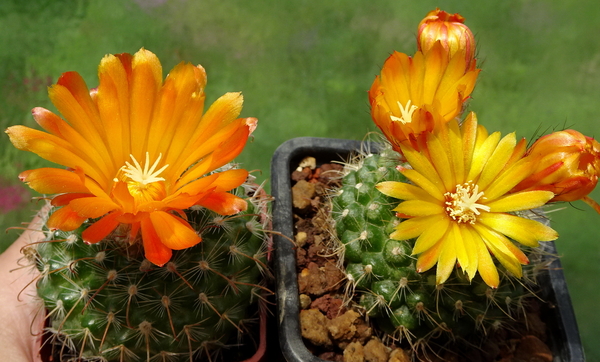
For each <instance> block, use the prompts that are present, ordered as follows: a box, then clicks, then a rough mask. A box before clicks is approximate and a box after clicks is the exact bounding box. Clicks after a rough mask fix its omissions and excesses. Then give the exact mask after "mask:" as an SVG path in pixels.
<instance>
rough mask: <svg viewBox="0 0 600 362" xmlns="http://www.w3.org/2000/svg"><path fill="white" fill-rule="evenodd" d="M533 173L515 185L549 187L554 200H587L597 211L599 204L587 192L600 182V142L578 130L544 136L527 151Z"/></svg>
mask: <svg viewBox="0 0 600 362" xmlns="http://www.w3.org/2000/svg"><path fill="white" fill-rule="evenodd" d="M526 157H530V158H531V159H532V165H533V173H532V174H531V176H529V177H528V178H526V179H525V180H523V181H522V182H521V183H519V184H518V185H517V186H516V187H515V189H514V190H515V191H519V190H547V191H552V192H554V194H555V197H554V198H553V199H552V200H551V201H575V200H584V201H586V202H587V203H588V204H590V205H591V206H592V207H594V208H595V209H596V210H597V211H599V212H600V210H599V209H598V204H597V203H595V202H594V201H593V200H591V199H590V198H589V197H587V195H588V194H589V193H590V192H592V190H593V189H594V187H596V184H597V183H598V175H599V174H600V143H598V141H596V140H595V139H593V138H591V137H587V136H584V135H583V134H581V133H579V132H577V131H575V130H571V129H568V130H565V131H559V132H554V133H551V134H549V135H546V136H543V137H540V138H539V139H538V140H537V141H536V142H535V143H534V144H533V145H532V146H531V148H530V149H529V150H528V151H527V155H526Z"/></svg>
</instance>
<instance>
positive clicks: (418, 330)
mask: <svg viewBox="0 0 600 362" xmlns="http://www.w3.org/2000/svg"><path fill="white" fill-rule="evenodd" d="M400 163H401V161H400V156H399V155H398V154H397V153H395V152H394V151H392V150H391V148H389V147H388V148H385V149H383V150H382V151H381V152H380V153H379V154H372V153H370V154H367V155H365V156H363V157H359V158H358V160H357V162H355V163H353V164H347V165H346V167H345V172H344V173H345V175H344V178H343V181H342V186H341V187H340V188H339V189H337V190H335V191H334V192H333V194H332V200H333V209H332V218H333V225H335V231H336V234H337V236H338V239H339V240H340V242H341V243H342V244H343V247H340V248H338V249H339V250H342V253H343V254H344V258H342V259H343V261H344V266H345V273H346V278H347V287H346V294H347V295H346V297H347V301H348V302H349V301H350V300H351V299H352V298H353V297H354V298H355V299H354V300H353V301H354V302H357V303H358V304H359V305H360V306H361V307H362V308H363V309H364V310H365V314H366V315H367V316H368V317H369V318H373V319H374V320H375V322H376V324H377V325H378V326H379V327H380V328H382V329H383V330H384V331H385V332H386V333H387V334H388V335H389V336H390V337H391V338H393V339H395V340H398V339H406V340H408V341H409V343H410V344H411V345H413V347H414V346H416V345H417V344H416V342H425V343H427V342H428V341H430V339H431V338H434V337H435V338H447V340H455V339H456V338H466V337H469V336H473V335H474V336H477V335H479V336H485V335H486V334H487V333H488V332H490V331H491V330H493V329H496V328H499V327H501V326H503V324H504V323H505V322H507V321H509V320H513V319H515V317H516V316H517V315H518V314H519V313H521V312H522V310H523V301H524V300H525V298H526V297H529V296H531V295H532V293H531V290H530V287H531V285H532V284H531V283H528V278H530V277H532V275H533V273H534V269H535V266H533V264H534V263H533V262H532V265H530V266H528V267H526V268H525V269H524V276H525V278H523V280H520V281H518V282H517V281H512V282H509V281H508V278H507V277H506V276H507V275H508V272H507V271H506V270H505V269H503V268H502V266H500V265H499V264H498V263H497V264H498V265H497V268H498V270H499V271H500V272H501V274H503V275H505V280H504V281H503V282H502V283H501V285H500V287H499V288H498V289H492V288H490V287H488V286H487V285H486V283H485V282H483V280H482V279H481V277H480V276H479V275H477V276H476V277H475V278H473V280H472V281H469V280H468V278H467V277H466V275H464V273H463V272H462V270H461V269H460V268H455V270H454V271H453V274H452V276H451V277H450V278H449V279H448V281H447V282H446V283H444V284H440V285H436V282H435V272H436V271H435V268H433V269H430V270H429V271H427V272H424V273H418V272H417V271H416V269H415V264H416V258H415V257H413V256H411V251H412V248H413V246H414V242H415V240H403V241H399V240H393V239H390V238H389V235H390V233H391V232H392V231H393V229H394V226H396V225H398V223H399V222H401V219H399V218H398V217H396V215H395V213H394V211H392V209H393V208H394V207H395V206H396V205H397V204H398V200H397V199H394V198H391V197H388V196H386V195H384V194H382V193H381V192H379V191H378V190H377V189H376V188H375V185H376V184H377V183H379V182H382V181H404V182H407V180H406V179H405V178H404V176H403V175H402V174H401V173H400V172H399V171H397V170H396V168H395V166H396V165H398V164H400ZM527 252H528V253H529V252H532V251H531V250H529V251H527ZM530 258H531V259H532V261H533V259H534V258H533V257H530ZM474 332H475V333H474ZM438 341H441V340H439V339H438Z"/></svg>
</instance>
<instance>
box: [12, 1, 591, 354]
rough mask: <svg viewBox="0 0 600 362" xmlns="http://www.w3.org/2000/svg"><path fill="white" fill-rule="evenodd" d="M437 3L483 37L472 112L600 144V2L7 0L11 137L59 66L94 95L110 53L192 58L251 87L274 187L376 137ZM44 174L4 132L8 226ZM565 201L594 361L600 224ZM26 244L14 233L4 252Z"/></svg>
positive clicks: (214, 74)
mask: <svg viewBox="0 0 600 362" xmlns="http://www.w3.org/2000/svg"><path fill="white" fill-rule="evenodd" d="M568 4H576V5H568ZM436 6H437V7H441V8H442V9H444V10H446V11H448V12H459V13H461V14H462V15H463V16H465V17H466V19H467V25H469V27H470V28H471V29H472V30H473V32H474V33H475V35H476V38H477V41H478V58H479V59H480V61H481V63H480V64H482V67H483V71H482V73H481V75H480V78H479V83H478V86H477V88H476V90H475V93H474V95H473V100H472V101H471V103H470V109H471V110H475V111H476V112H477V113H478V116H479V120H480V122H481V123H482V124H484V125H486V126H487V128H488V129H491V130H500V131H502V133H503V134H505V133H508V132H512V131H514V130H516V131H517V135H518V136H525V137H528V138H531V137H533V136H534V135H539V134H541V133H544V132H549V131H552V130H555V129H562V128H567V127H572V128H576V129H577V130H579V131H581V132H583V133H585V134H586V135H589V136H594V135H595V136H598V137H600V132H599V130H600V128H599V126H598V125H599V122H600V103H599V102H598V100H600V36H599V35H600V22H599V21H598V19H599V18H600V6H598V4H597V0H580V1H577V2H566V1H562V0H545V1H543V0H505V1H493V2H492V1H489V2H479V1H477V2H476V1H470V2H468V3H467V2H466V1H459V0H454V1H438V2H435V1H432V0H421V1H411V0H376V1H375V0H344V1H342V0H325V1H323V0H304V1H302V0H298V1H280V0H253V1H248V0H238V1H234V0H197V1H194V0H29V1H21V0H2V1H0V128H2V129H4V128H6V127H7V126H9V125H14V124H25V125H29V126H32V127H34V122H33V119H32V117H31V115H30V110H31V108H33V107H35V106H43V107H48V108H50V109H53V108H52V105H51V104H50V102H49V101H48V99H47V95H46V87H47V86H48V85H50V84H52V83H53V82H55V81H56V79H57V78H58V76H59V75H60V74H61V73H62V72H65V71H69V70H75V71H78V72H79V73H81V74H82V76H83V77H84V78H85V79H86V81H87V82H88V85H89V86H90V87H94V86H96V85H97V77H96V68H97V66H98V63H99V61H100V59H101V58H102V56H103V55H105V54H107V53H120V52H130V53H133V52H135V51H137V50H138V49H139V48H141V47H145V48H147V49H149V50H151V51H153V52H155V53H156V54H157V55H158V56H159V58H160V59H161V61H162V64H163V70H164V73H165V74H166V73H167V72H168V70H169V69H171V68H172V67H173V66H174V65H175V64H177V63H179V62H180V61H182V60H186V61H190V62H192V63H195V64H198V63H200V64H202V65H203V66H204V67H205V68H206V70H207V72H208V79H209V83H208V88H207V100H208V101H209V102H212V101H213V100H215V99H216V98H217V97H218V96H220V95H222V94H223V93H225V92H227V91H240V90H241V91H243V93H244V96H245V105H244V110H243V112H242V116H254V117H258V119H259V127H258V129H257V131H256V132H255V137H254V140H253V141H252V142H251V143H249V144H248V146H247V147H246V149H245V151H244V153H243V155H242V156H241V157H240V158H239V159H238V161H240V162H241V163H242V164H243V166H244V167H245V168H248V169H260V170H262V174H259V175H258V178H259V180H263V179H267V178H268V177H269V161H270V158H271V155H272V154H273V151H274V150H275V149H276V147H277V146H278V145H279V144H281V143H282V142H284V141H285V140H287V139H290V138H293V137H299V136H319V137H337V138H351V139H362V138H363V137H364V135H365V134H366V133H367V132H368V131H372V130H375V127H374V125H373V124H372V122H371V119H370V116H369V107H368V100H367V92H366V91H367V90H368V89H369V87H370V85H371V82H372V81H373V78H374V77H375V75H376V74H377V73H378V72H379V69H380V67H381V65H382V64H383V62H384V60H385V59H386V57H387V56H388V55H389V54H390V53H391V52H392V51H393V50H398V51H402V52H406V53H412V52H414V50H415V47H416V46H415V41H414V36H415V34H416V27H417V24H418V23H419V21H420V20H421V18H422V17H423V16H424V15H425V14H426V13H427V12H428V11H429V10H432V9H434V8H435V7H436ZM207 104H208V103H207ZM42 165H45V162H44V161H41V160H40V159H38V158H37V157H36V156H34V155H32V154H28V153H26V152H21V151H17V150H15V149H13V147H12V146H11V145H10V142H9V141H8V137H6V136H4V135H2V136H1V137H0V228H2V230H4V229H6V228H8V227H10V226H18V225H19V224H20V223H21V222H24V221H28V220H30V219H31V217H32V215H33V214H34V212H35V209H36V207H37V206H36V204H35V203H32V202H30V201H29V199H30V197H31V196H34V195H33V194H31V193H30V191H29V190H27V189H26V188H25V187H24V186H23V185H21V184H20V183H19V182H18V180H17V174H18V173H19V172H20V171H22V170H25V169H29V168H35V167H40V166H42ZM592 196H593V197H594V198H595V199H596V200H600V190H596V191H595V192H594V193H593V194H592ZM562 206H564V207H565V210H562V211H558V212H556V213H553V214H552V215H551V216H552V219H553V226H554V227H555V229H557V230H558V232H559V233H560V234H561V238H560V239H559V240H558V242H557V247H558V250H559V253H560V254H561V256H562V262H563V266H564V269H565V274H566V277H567V282H568V285H569V289H570V291H571V295H572V299H573V304H574V308H575V313H576V315H577V318H578V323H579V329H580V331H581V334H582V339H583V342H584V346H585V350H586V354H587V357H588V361H600V345H599V344H598V343H597V342H596V339H597V337H599V335H600V333H598V332H597V330H598V325H600V313H598V312H597V310H596V307H597V306H598V305H600V287H598V283H597V278H598V275H599V274H600V262H599V258H600V235H599V232H598V231H599V228H598V225H599V223H600V215H597V214H596V213H594V212H593V211H592V210H591V209H590V208H589V207H587V205H585V204H583V203H581V202H577V203H574V204H573V205H569V204H565V205H562ZM17 235H18V231H15V230H9V231H7V233H2V237H1V238H0V251H1V250H4V249H5V248H6V247H7V246H8V245H9V244H10V243H11V242H12V241H13V240H14V239H15V238H16V237H17Z"/></svg>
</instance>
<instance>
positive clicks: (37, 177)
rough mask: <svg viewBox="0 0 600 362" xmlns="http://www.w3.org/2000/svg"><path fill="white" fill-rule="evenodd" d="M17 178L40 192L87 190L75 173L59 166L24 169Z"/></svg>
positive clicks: (59, 192) (53, 192)
mask: <svg viewBox="0 0 600 362" xmlns="http://www.w3.org/2000/svg"><path fill="white" fill-rule="evenodd" d="M19 179H20V180H21V181H23V182H25V183H26V184H27V185H28V186H29V187H31V188H32V189H34V190H35V191H37V192H39V193H42V194H61V193H65V192H82V193H86V192H89V190H88V189H87V187H85V185H84V184H83V183H82V182H81V178H80V177H79V176H78V175H77V174H75V173H73V172H71V171H67V170H64V169H59V168H51V167H44V168H37V169H34V170H28V171H24V172H21V173H20V174H19Z"/></svg>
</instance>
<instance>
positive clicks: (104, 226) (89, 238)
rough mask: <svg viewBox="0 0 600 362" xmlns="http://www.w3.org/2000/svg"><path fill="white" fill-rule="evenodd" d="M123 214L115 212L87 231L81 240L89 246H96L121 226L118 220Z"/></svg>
mask: <svg viewBox="0 0 600 362" xmlns="http://www.w3.org/2000/svg"><path fill="white" fill-rule="evenodd" d="M121 214H122V213H120V212H113V213H110V214H108V215H106V216H105V217H103V218H102V219H100V220H98V221H96V222H95V223H93V224H92V225H91V226H90V227H88V228H87V229H85V230H84V231H83V233H82V234H81V238H82V239H83V241H84V242H86V243H88V244H95V243H97V242H99V241H102V240H103V239H104V238H105V237H107V236H108V234H110V233H111V232H112V231H113V230H114V229H115V228H116V227H117V226H119V224H120V222H119V221H117V218H118V217H119V216H121Z"/></svg>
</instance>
